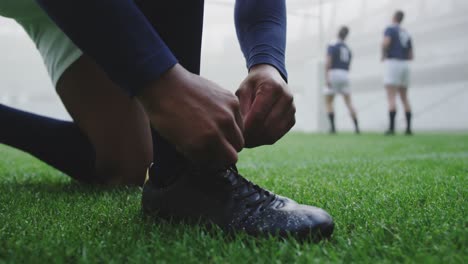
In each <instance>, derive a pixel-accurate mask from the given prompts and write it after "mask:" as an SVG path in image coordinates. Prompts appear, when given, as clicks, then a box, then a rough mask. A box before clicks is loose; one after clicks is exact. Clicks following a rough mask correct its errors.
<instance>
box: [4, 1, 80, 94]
mask: <svg viewBox="0 0 468 264" xmlns="http://www.w3.org/2000/svg"><path fill="white" fill-rule="evenodd" d="M0 15H1V16H5V17H9V18H13V19H15V20H16V22H18V24H20V25H21V26H22V27H23V28H24V30H25V31H26V33H27V34H28V35H29V37H30V38H31V39H32V41H33V42H34V43H35V44H36V47H37V49H38V51H39V53H40V54H41V56H42V59H43V61H44V64H45V66H46V68H47V72H48V73H49V76H50V78H51V80H52V83H53V84H54V86H56V84H57V82H58V80H59V78H60V76H62V74H63V73H64V72H65V70H66V69H67V68H68V67H70V65H71V64H72V63H73V62H75V61H76V60H77V59H78V58H79V57H80V56H81V55H82V54H83V53H82V52H81V50H80V49H79V48H77V47H76V46H75V45H74V44H73V42H72V41H71V40H70V39H69V38H68V37H67V36H66V35H65V34H64V33H63V32H62V31H61V30H60V29H59V28H58V27H57V26H56V25H55V23H54V22H53V21H52V20H50V18H49V17H48V16H47V14H46V13H45V12H44V11H43V10H42V9H41V8H40V7H39V6H38V5H37V3H36V1H35V0H10V1H4V0H0Z"/></svg>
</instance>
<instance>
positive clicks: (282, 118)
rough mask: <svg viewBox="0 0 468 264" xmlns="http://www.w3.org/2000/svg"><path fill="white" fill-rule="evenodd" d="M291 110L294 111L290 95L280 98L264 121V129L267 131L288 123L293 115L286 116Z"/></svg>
mask: <svg viewBox="0 0 468 264" xmlns="http://www.w3.org/2000/svg"><path fill="white" fill-rule="evenodd" d="M291 108H294V109H295V107H294V99H293V97H292V95H290V94H287V95H285V96H283V97H281V98H280V99H279V100H278V101H277V102H276V104H275V105H274V106H273V107H272V110H271V112H270V113H269V114H268V116H267V118H266V119H265V128H266V129H267V130H270V129H276V127H279V126H281V125H282V124H283V123H288V122H289V119H291V118H292V117H294V114H295V113H289V115H290V116H288V111H289V112H290V111H292V109H291Z"/></svg>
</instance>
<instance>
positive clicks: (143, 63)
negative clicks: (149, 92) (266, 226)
mask: <svg viewBox="0 0 468 264" xmlns="http://www.w3.org/2000/svg"><path fill="white" fill-rule="evenodd" d="M36 1H37V2H38V3H39V4H40V6H41V7H42V8H43V9H44V10H45V11H46V13H48V15H49V16H50V17H51V18H52V20H53V21H55V23H56V24H57V25H58V26H59V27H60V28H61V29H62V30H63V31H64V32H65V34H67V35H68V37H69V38H70V39H71V40H72V41H73V42H74V43H75V44H76V45H77V46H78V47H79V48H80V49H81V50H82V51H83V52H84V53H86V54H87V55H89V56H90V57H91V58H93V59H94V61H95V62H96V63H97V64H98V65H100V66H101V68H102V69H103V70H104V71H105V72H106V73H107V74H108V75H109V77H110V78H111V79H112V80H113V81H114V82H116V83H117V84H118V85H119V86H120V87H122V88H124V89H125V90H126V91H128V92H129V94H131V95H136V94H138V93H139V92H140V91H141V89H142V88H143V87H145V86H147V85H148V83H150V82H152V81H154V80H156V79H158V78H159V77H160V76H161V75H162V74H163V73H164V72H166V71H167V70H168V69H170V68H171V67H173V66H174V65H175V64H176V63H177V62H178V58H176V54H173V51H172V50H171V48H170V46H180V45H190V44H187V43H185V42H184V41H186V40H185V39H186V38H184V36H180V37H179V39H178V41H171V43H170V45H169V44H167V43H165V39H167V37H164V36H165V35H167V34H172V33H168V32H172V31H170V30H165V31H164V30H163V32H162V33H163V34H162V35H160V32H158V31H157V29H156V28H155V27H153V25H152V24H151V22H150V21H149V20H148V19H147V17H146V16H145V15H144V13H143V11H144V10H142V9H140V5H143V4H144V5H147V4H146V3H148V5H149V6H156V7H155V8H154V9H157V8H158V7H159V6H161V8H160V9H159V10H173V11H174V12H176V11H177V10H190V9H192V8H198V6H199V5H203V0H197V1H194V0H181V1H152V0H139V1H137V0H99V1H96V0H79V1H77V0H60V1H56V0H36ZM150 3H151V4H150ZM181 5H185V8H182V7H180V6H181ZM154 12H156V11H154ZM161 12H164V11H161ZM180 12H181V11H180ZM184 12H185V11H184ZM182 14H183V16H185V18H184V20H183V21H178V19H176V18H174V19H172V20H173V21H174V22H173V23H174V25H177V26H180V24H178V23H191V22H192V21H196V16H197V14H196V13H195V12H194V13H193V14H191V13H190V12H188V13H182ZM168 16H169V15H168V14H160V16H158V17H159V18H160V19H159V20H160V21H162V22H161V23H160V24H161V27H163V28H164V27H165V28H168V27H169V26H166V23H169V22H166V21H170V20H169V17H168ZM159 20H158V21H159ZM235 24H236V30H237V36H238V39H239V43H240V46H241V49H242V51H243V53H244V57H245V59H246V64H247V67H248V68H249V69H250V68H251V67H253V66H254V65H257V64H270V65H272V66H274V67H276V68H277V69H278V71H279V72H280V73H281V74H282V75H283V78H284V79H287V72H286V66H285V48H286V1H285V0H255V1H253V0H236V5H235ZM175 28H177V27H175ZM173 34H176V35H177V32H174V33H173ZM194 34H196V32H194ZM174 39H175V37H174V38H173V40H174ZM195 45H196V44H195ZM184 52H188V51H184ZM194 56H195V55H194ZM226 63H229V62H226ZM182 65H183V63H182Z"/></svg>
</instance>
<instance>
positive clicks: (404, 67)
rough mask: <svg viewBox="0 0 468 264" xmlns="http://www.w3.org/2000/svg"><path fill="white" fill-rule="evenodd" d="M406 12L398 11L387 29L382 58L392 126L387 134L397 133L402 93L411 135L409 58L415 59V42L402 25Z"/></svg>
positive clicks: (408, 130) (407, 133)
mask: <svg viewBox="0 0 468 264" xmlns="http://www.w3.org/2000/svg"><path fill="white" fill-rule="evenodd" d="M403 18H404V13H403V12H402V11H397V12H396V13H395V14H394V16H393V24H392V25H390V26H388V27H387V28H386V29H385V37H384V41H383V46H382V60H383V61H384V62H385V75H384V84H385V89H386V90H387V98H388V106H389V107H388V108H389V115H390V126H389V129H388V130H387V131H386V132H385V134H386V135H393V134H395V116H396V102H395V101H396V96H397V94H399V95H400V98H401V102H402V103H403V107H404V109H405V113H406V132H405V133H406V135H411V134H412V131H411V106H410V103H409V101H408V85H409V74H410V72H409V63H408V61H409V60H413V56H414V55H413V44H412V41H411V36H410V35H409V33H408V32H407V31H406V30H405V29H403V28H402V27H401V22H402V21H403Z"/></svg>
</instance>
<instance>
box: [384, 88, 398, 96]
mask: <svg viewBox="0 0 468 264" xmlns="http://www.w3.org/2000/svg"><path fill="white" fill-rule="evenodd" d="M385 90H386V91H387V98H388V99H389V100H395V97H396V94H397V91H398V88H397V87H396V86H393V85H386V86H385Z"/></svg>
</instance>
